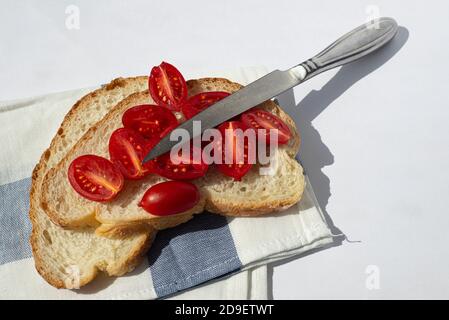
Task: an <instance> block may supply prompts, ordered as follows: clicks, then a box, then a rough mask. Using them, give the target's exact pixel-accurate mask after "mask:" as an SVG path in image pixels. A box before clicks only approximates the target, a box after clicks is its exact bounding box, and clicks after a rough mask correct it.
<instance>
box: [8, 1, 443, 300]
mask: <svg viewBox="0 0 449 320" xmlns="http://www.w3.org/2000/svg"><path fill="white" fill-rule="evenodd" d="M1 4H2V9H1V11H0V100H6V99H14V98H21V97H26V96H32V95H37V94H45V93H49V92H55V91H61V90H67V89H74V88H79V87H87V86H92V85H97V84H100V83H106V82H108V81H109V80H110V79H112V78H114V77H118V76H131V75H141V74H147V73H148V71H149V70H150V67H151V66H152V65H156V64H159V63H160V61H161V60H166V61H169V62H171V63H173V64H175V65H176V66H178V67H179V68H180V69H181V70H182V72H183V73H184V74H185V75H186V77H187V78H188V77H189V74H195V73H198V70H223V69H232V68H236V67H241V66H254V65H266V66H267V67H269V68H270V69H275V68H280V69H285V68H288V67H290V66H293V65H295V64H297V63H299V62H301V61H303V60H305V59H306V58H309V57H311V56H312V55H313V54H315V53H317V52H318V51H320V50H321V49H323V48H324V47H325V46H326V45H328V44H329V43H330V42H332V41H333V40H335V39H336V38H337V37H338V36H340V35H342V34H343V33H344V32H346V31H349V30H350V29H352V28H353V27H355V26H357V25H359V24H361V23H363V22H365V21H366V20H367V19H368V17H369V16H371V15H373V14H376V11H377V10H378V11H379V14H380V15H381V16H391V17H394V18H395V19H396V20H397V21H398V23H399V24H400V25H401V26H402V27H401V29H400V31H399V34H398V36H397V37H396V39H395V40H394V42H393V43H392V44H391V45H389V46H388V47H387V48H385V49H384V50H382V51H381V52H379V53H376V54H374V55H372V56H370V57H368V58H366V59H365V60H364V61H361V62H357V63H354V64H353V65H350V66H347V67H343V68H342V69H340V70H335V71H331V72H328V73H326V74H323V75H320V76H318V77H317V78H314V79H312V80H310V81H308V82H307V83H304V84H303V85H301V86H299V87H297V88H296V89H295V90H294V95H293V94H292V92H289V93H286V94H284V95H283V96H282V97H281V98H280V100H281V102H282V103H283V104H284V105H285V106H286V109H287V111H288V112H289V113H290V114H291V115H292V116H293V117H294V118H295V119H296V121H297V124H298V126H299V129H300V132H301V133H302V137H303V145H302V149H301V154H300V157H301V160H302V162H303V164H304V167H305V169H306V171H307V172H308V174H309V176H310V179H311V181H312V185H313V187H314V189H315V191H316V193H317V196H318V198H319V201H320V203H321V205H322V206H323V207H324V208H325V209H326V212H327V213H328V214H329V216H330V217H331V218H332V221H333V223H334V224H335V226H337V227H338V229H340V230H341V231H342V232H344V233H345V234H346V235H347V236H348V237H349V238H350V239H351V240H359V241H361V242H359V243H347V242H344V243H343V244H342V245H341V246H337V247H335V248H331V249H328V250H324V251H320V252H317V253H314V254H311V255H308V256H306V257H302V258H300V259H295V260H293V261H290V262H289V263H286V264H282V265H279V266H275V267H274V271H273V272H272V275H273V276H272V284H271V285H272V291H273V297H274V298H276V299H298V298H299V299H302V298H307V299H308V298H361V299H366V298H446V299H447V298H449V275H448V273H449V249H448V243H449V210H448V202H449V201H448V198H449V169H448V165H449V126H448V123H449V78H448V74H449V68H448V67H449V63H448V62H447V59H448V58H449V46H448V45H447V42H448V40H449V2H447V1H443V0H441V1H431V2H429V1H427V2H423V1H402V2H399V1H375V0H370V1H360V0H352V1H331V0H329V1H316V0H314V1H284V0H276V1H260V0H258V1H241V0H240V1H222V2H220V3H219V2H217V1H194V0H192V1H95V2H94V1H75V0H73V1H12V0H11V1H4V0H2V2H1ZM71 4H73V5H76V6H77V7H78V8H79V10H80V29H79V30H69V29H68V28H67V27H66V19H67V16H68V15H67V14H66V13H65V10H66V8H67V6H69V5H71ZM293 99H294V100H293ZM296 105H297V106H296ZM335 232H338V230H335ZM370 266H372V267H370ZM372 270H374V271H372ZM367 271H368V273H369V274H367ZM372 272H374V274H373V273H372ZM376 274H378V275H379V288H376V287H374V288H373V287H372V286H369V285H368V286H367V281H368V282H369V283H372V282H370V281H369V280H370V279H371V280H372V276H375V275H376ZM370 275H371V278H370ZM370 289H371V290H370Z"/></svg>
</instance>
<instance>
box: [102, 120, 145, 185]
mask: <svg viewBox="0 0 449 320" xmlns="http://www.w3.org/2000/svg"><path fill="white" fill-rule="evenodd" d="M151 146H152V145H150V143H148V142H147V141H146V140H145V139H144V138H143V137H142V136H141V135H140V134H138V133H137V132H135V131H134V130H132V129H128V128H120V129H117V130H115V131H114V132H113V133H112V135H111V137H110V138H109V155H110V157H111V161H112V162H113V163H114V164H115V165H116V166H117V168H118V169H119V170H120V172H121V173H122V174H123V175H124V176H125V178H127V179H133V180H136V179H140V178H142V177H144V176H145V175H147V174H148V173H150V172H151V163H150V164H146V165H145V166H144V165H142V160H143V158H144V157H145V155H146V154H147V152H148V151H149V150H150V148H151Z"/></svg>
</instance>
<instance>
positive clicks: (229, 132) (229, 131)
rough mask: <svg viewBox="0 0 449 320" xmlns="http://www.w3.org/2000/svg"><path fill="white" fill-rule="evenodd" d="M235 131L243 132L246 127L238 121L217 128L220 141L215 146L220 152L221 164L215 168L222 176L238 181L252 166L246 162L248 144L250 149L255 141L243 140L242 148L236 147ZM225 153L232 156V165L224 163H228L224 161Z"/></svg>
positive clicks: (225, 123)
mask: <svg viewBox="0 0 449 320" xmlns="http://www.w3.org/2000/svg"><path fill="white" fill-rule="evenodd" d="M236 129H241V130H243V131H245V130H246V129H247V127H246V126H245V125H244V124H243V123H241V122H240V121H227V122H224V123H222V124H221V125H219V126H218V130H220V133H221V137H222V139H221V141H220V143H218V145H217V150H220V151H221V152H222V163H221V164H217V168H218V170H220V172H222V173H223V174H225V175H227V176H230V177H233V178H234V180H236V181H240V180H241V179H242V177H243V176H244V175H245V174H247V173H248V171H249V170H250V169H251V167H252V164H251V163H249V161H248V150H249V147H250V144H251V147H253V146H254V143H255V141H249V140H248V139H244V140H243V146H239V145H237V136H236V133H235V130H236ZM223 146H224V147H223ZM226 153H228V154H230V155H232V163H226V162H229V161H226V157H225V155H226ZM238 160H240V161H238ZM241 160H243V161H241ZM237 162H240V163H237Z"/></svg>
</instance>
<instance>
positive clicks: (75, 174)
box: [68, 155, 124, 202]
mask: <svg viewBox="0 0 449 320" xmlns="http://www.w3.org/2000/svg"><path fill="white" fill-rule="evenodd" d="M68 178H69V182H70V184H71V185H72V187H73V189H75V191H76V192H77V193H79V194H80V195H81V196H83V197H84V198H86V199H89V200H93V201H99V202H104V201H109V200H112V199H113V198H114V197H115V196H116V195H117V193H119V191H120V190H122V188H123V183H124V178H123V175H122V174H121V173H120V171H119V170H118V169H117V168H116V167H115V166H114V164H113V163H112V162H111V161H109V160H108V159H105V158H103V157H99V156H95V155H84V156H80V157H78V158H76V159H75V160H73V161H72V163H71V164H70V166H69V170H68Z"/></svg>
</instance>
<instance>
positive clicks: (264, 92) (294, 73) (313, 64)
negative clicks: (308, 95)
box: [143, 18, 398, 163]
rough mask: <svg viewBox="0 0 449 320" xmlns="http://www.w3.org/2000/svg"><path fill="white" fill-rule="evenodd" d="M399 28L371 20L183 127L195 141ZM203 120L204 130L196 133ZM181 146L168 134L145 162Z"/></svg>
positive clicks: (389, 36) (363, 53)
mask: <svg viewBox="0 0 449 320" xmlns="http://www.w3.org/2000/svg"><path fill="white" fill-rule="evenodd" d="M397 29H398V25H397V23H396V21H395V20H394V19H392V18H379V19H376V20H372V21H369V22H367V23H365V24H363V25H361V26H359V27H358V28H356V29H354V30H352V31H351V32H349V33H347V34H345V35H344V36H342V37H341V38H339V39H338V40H337V41H335V42H334V43H332V44H331V45H330V46H328V47H327V48H326V49H324V50H323V51H321V52H320V53H319V54H317V55H316V56H314V57H313V58H311V59H309V60H306V61H305V62H303V63H301V64H299V65H297V66H295V67H293V68H290V69H288V70H285V71H280V70H275V71H273V72H271V73H269V74H267V75H266V76H263V77H262V78H260V79H258V80H256V81H254V82H252V83H250V84H248V85H247V86H245V87H243V88H242V89H240V90H238V91H237V92H235V93H233V94H231V95H230V96H228V97H226V98H224V99H222V100H220V101H218V102H217V103H215V104H213V105H212V106H210V107H209V108H207V109H205V110H204V111H202V112H200V113H198V114H197V115H195V116H194V117H193V118H191V119H189V120H187V121H186V122H184V123H182V124H181V125H179V126H178V127H177V128H176V129H175V130H177V129H185V130H187V132H188V133H189V137H191V138H194V137H196V136H198V135H200V134H201V133H202V132H203V131H204V130H206V129H210V128H214V127H216V126H218V125H219V124H221V123H223V122H224V121H226V120H229V119H231V118H233V117H235V116H237V115H239V114H241V113H242V112H244V111H246V110H248V109H250V108H252V107H254V106H256V105H258V104H260V103H262V102H264V101H266V100H268V99H271V98H273V97H275V96H277V95H279V94H280V93H282V92H284V91H286V90H288V89H290V88H292V87H294V86H296V85H298V84H300V83H301V82H304V81H306V80H308V79H310V78H312V77H314V76H316V75H317V74H319V73H321V72H323V71H326V70H329V69H332V68H335V67H339V66H341V65H344V64H346V63H349V62H352V61H355V60H357V59H359V58H361V57H363V56H366V55H367V54H369V53H371V52H373V51H375V50H377V49H379V48H380V47H382V46H383V45H385V44H386V43H387V42H388V41H390V40H391V39H392V38H393V37H394V35H395V34H396V32H397ZM194 121H200V123H201V130H195V131H198V132H194V130H193V123H194ZM177 143H178V141H177V140H173V141H172V140H171V139H170V134H167V135H166V136H165V137H164V138H163V139H162V140H161V141H160V142H159V143H158V144H157V145H156V146H155V147H154V148H153V149H152V150H151V151H150V152H149V153H148V154H147V155H146V156H145V158H144V160H143V163H145V162H147V161H149V160H151V159H153V158H155V157H157V156H159V155H161V154H164V153H166V152H168V151H170V149H171V148H172V147H174V146H175V145H176V144H177Z"/></svg>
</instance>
